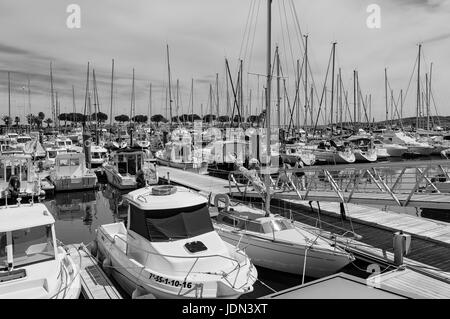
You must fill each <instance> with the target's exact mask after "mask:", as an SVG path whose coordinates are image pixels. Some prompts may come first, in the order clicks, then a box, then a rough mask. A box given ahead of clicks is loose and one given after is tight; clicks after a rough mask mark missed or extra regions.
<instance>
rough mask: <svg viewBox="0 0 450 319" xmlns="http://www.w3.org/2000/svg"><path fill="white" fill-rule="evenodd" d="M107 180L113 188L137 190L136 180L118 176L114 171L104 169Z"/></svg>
mask: <svg viewBox="0 0 450 319" xmlns="http://www.w3.org/2000/svg"><path fill="white" fill-rule="evenodd" d="M104 172H105V175H106V180H107V181H108V183H109V184H111V185H112V186H114V187H116V188H118V189H135V188H137V182H136V179H135V178H132V177H131V176H122V175H120V174H118V173H117V172H116V171H115V170H114V169H111V168H108V167H104Z"/></svg>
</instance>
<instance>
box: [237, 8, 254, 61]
mask: <svg viewBox="0 0 450 319" xmlns="http://www.w3.org/2000/svg"><path fill="white" fill-rule="evenodd" d="M253 4H254V1H253V0H252V1H251V2H250V7H249V9H248V13H247V20H246V22H245V27H244V35H243V36H242V41H241V47H240V49H239V59H240V58H241V54H242V46H243V45H244V41H245V35H246V33H247V26H248V22H249V18H250V12H251V9H252V6H253Z"/></svg>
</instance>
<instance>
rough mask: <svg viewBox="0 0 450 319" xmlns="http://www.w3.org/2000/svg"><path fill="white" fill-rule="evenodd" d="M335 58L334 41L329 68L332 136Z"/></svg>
mask: <svg viewBox="0 0 450 319" xmlns="http://www.w3.org/2000/svg"><path fill="white" fill-rule="evenodd" d="M335 60H336V42H333V68H332V70H331V113H330V114H331V136H333V104H334V65H335Z"/></svg>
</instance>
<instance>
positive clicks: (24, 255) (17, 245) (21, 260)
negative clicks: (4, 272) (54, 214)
mask: <svg viewBox="0 0 450 319" xmlns="http://www.w3.org/2000/svg"><path fill="white" fill-rule="evenodd" d="M9 236H11V240H8V239H7V238H8V237H9ZM8 245H12V254H13V256H12V260H13V266H14V268H18V267H23V266H27V265H31V264H35V263H39V262H43V261H49V260H53V259H55V249H54V246H53V236H52V226H51V225H42V226H37V227H30V228H25V229H19V230H14V231H12V232H11V233H5V232H3V233H0V269H1V268H3V267H4V266H7V261H8V249H7V246H8ZM9 259H11V258H9Z"/></svg>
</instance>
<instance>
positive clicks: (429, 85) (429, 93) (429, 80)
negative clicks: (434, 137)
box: [428, 62, 438, 126]
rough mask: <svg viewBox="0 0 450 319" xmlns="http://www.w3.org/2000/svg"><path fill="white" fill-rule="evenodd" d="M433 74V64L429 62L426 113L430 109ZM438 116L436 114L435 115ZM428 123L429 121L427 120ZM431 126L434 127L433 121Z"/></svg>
mask: <svg viewBox="0 0 450 319" xmlns="http://www.w3.org/2000/svg"><path fill="white" fill-rule="evenodd" d="M432 73H433V62H431V64H430V76H429V78H428V111H430V108H431V74H432ZM436 115H438V114H436ZM431 120H432V121H433V117H432V118H431ZM428 121H429V119H428ZM433 126H434V121H433Z"/></svg>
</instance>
